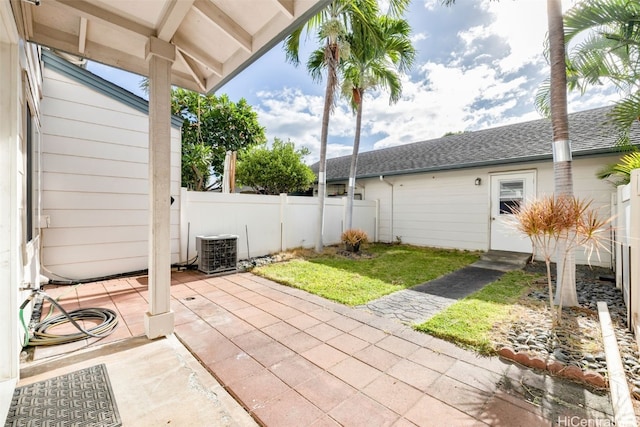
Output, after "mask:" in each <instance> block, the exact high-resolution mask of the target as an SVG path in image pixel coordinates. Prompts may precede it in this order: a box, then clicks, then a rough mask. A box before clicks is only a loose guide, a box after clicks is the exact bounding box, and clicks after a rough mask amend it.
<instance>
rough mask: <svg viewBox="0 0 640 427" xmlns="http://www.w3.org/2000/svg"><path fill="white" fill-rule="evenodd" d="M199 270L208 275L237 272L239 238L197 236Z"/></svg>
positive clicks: (229, 236)
mask: <svg viewBox="0 0 640 427" xmlns="http://www.w3.org/2000/svg"><path fill="white" fill-rule="evenodd" d="M196 250H197V251H198V270H200V271H202V272H203V273H206V274H212V273H220V272H223V271H232V270H236V264H237V262H238V236H231V235H226V236H197V237H196Z"/></svg>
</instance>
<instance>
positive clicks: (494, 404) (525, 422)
mask: <svg viewBox="0 0 640 427" xmlns="http://www.w3.org/2000/svg"><path fill="white" fill-rule="evenodd" d="M480 419H481V420H482V421H484V422H485V423H487V424H489V425H495V426H515V425H522V426H527V427H537V426H540V427H542V426H548V425H549V420H546V419H544V418H543V417H541V416H540V415H538V414H535V413H533V412H529V411H527V410H523V409H522V407H520V406H518V405H514V404H513V403H511V402H507V401H506V400H502V399H500V398H499V397H496V396H493V397H492V398H491V399H489V402H487V405H486V406H485V408H484V411H483V412H482V414H481V415H480ZM569 419H570V418H568V419H567V420H569Z"/></svg>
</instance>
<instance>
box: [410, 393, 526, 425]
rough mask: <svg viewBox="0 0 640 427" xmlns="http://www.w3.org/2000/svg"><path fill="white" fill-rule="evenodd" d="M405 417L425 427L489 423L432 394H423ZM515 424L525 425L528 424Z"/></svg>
mask: <svg viewBox="0 0 640 427" xmlns="http://www.w3.org/2000/svg"><path fill="white" fill-rule="evenodd" d="M405 418H407V419H408V420H409V421H411V422H413V423H415V424H416V425H419V426H423V427H430V426H433V427H440V426H442V425H449V426H461V427H462V426H464V427H467V426H469V427H480V426H486V425H487V424H485V423H483V422H481V421H478V420H477V419H475V418H473V417H471V416H469V415H468V414H465V413H464V412H460V411H458V410H457V409H456V408H454V407H452V406H450V405H447V404H446V403H444V402H442V401H440V400H438V399H435V398H433V397H431V396H423V397H422V398H421V399H420V400H419V401H418V403H417V404H416V405H414V406H413V408H411V409H410V410H409V411H408V412H407V413H406V414H405ZM513 425H521V426H525V425H526V424H513ZM506 426H507V425H506V424H505V427H506Z"/></svg>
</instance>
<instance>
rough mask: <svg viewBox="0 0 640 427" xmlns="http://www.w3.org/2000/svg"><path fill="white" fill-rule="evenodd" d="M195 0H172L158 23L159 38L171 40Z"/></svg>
mask: <svg viewBox="0 0 640 427" xmlns="http://www.w3.org/2000/svg"><path fill="white" fill-rule="evenodd" d="M194 1H195V0H172V1H171V2H170V3H169V7H168V8H167V11H166V13H165V14H164V16H163V17H162V19H161V20H160V24H159V25H158V38H159V39H160V40H164V41H171V39H172V38H173V36H174V34H175V33H176V31H178V27H180V24H181V23H182V20H183V19H184V17H185V16H187V13H189V10H191V6H193V2H194Z"/></svg>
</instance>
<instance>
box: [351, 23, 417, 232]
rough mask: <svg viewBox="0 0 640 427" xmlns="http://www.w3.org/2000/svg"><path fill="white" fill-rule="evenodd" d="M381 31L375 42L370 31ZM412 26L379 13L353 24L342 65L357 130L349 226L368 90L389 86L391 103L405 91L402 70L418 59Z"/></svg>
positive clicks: (353, 155) (352, 159)
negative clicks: (363, 113)
mask: <svg viewBox="0 0 640 427" xmlns="http://www.w3.org/2000/svg"><path fill="white" fill-rule="evenodd" d="M372 31H375V32H377V33H378V36H377V39H379V40H382V43H381V44H377V43H371V41H370V39H371V36H370V33H371V32H372ZM410 33H411V27H410V26H409V23H408V22H407V21H406V20H404V19H396V18H392V17H389V16H385V15H383V16H378V17H377V19H374V20H372V21H371V23H370V24H369V25H367V23H364V22H362V21H361V20H355V21H354V22H352V25H351V33H350V35H349V36H350V37H349V39H350V45H351V51H350V54H349V56H348V57H347V59H345V60H344V62H343V64H342V65H341V70H342V74H343V76H344V80H343V83H342V93H343V95H344V96H345V97H346V98H347V99H348V100H349V101H350V102H351V106H352V108H353V109H354V110H355V112H356V129H355V136H354V140H353V154H352V155H351V166H350V170H349V185H348V188H347V218H346V228H347V229H351V228H352V226H353V195H354V189H355V180H356V172H357V164H358V151H359V148H360V131H361V128H362V104H363V102H364V95H365V92H366V91H368V90H370V89H377V88H380V87H382V88H385V89H387V90H388V91H389V103H390V104H391V103H395V102H397V101H398V100H399V99H400V96H401V94H402V83H401V80H400V76H399V72H406V71H408V70H409V69H410V68H411V65H412V63H413V60H414V58H415V53H416V51H415V49H414V47H413V45H412V44H411V40H410V39H409V34H410Z"/></svg>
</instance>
